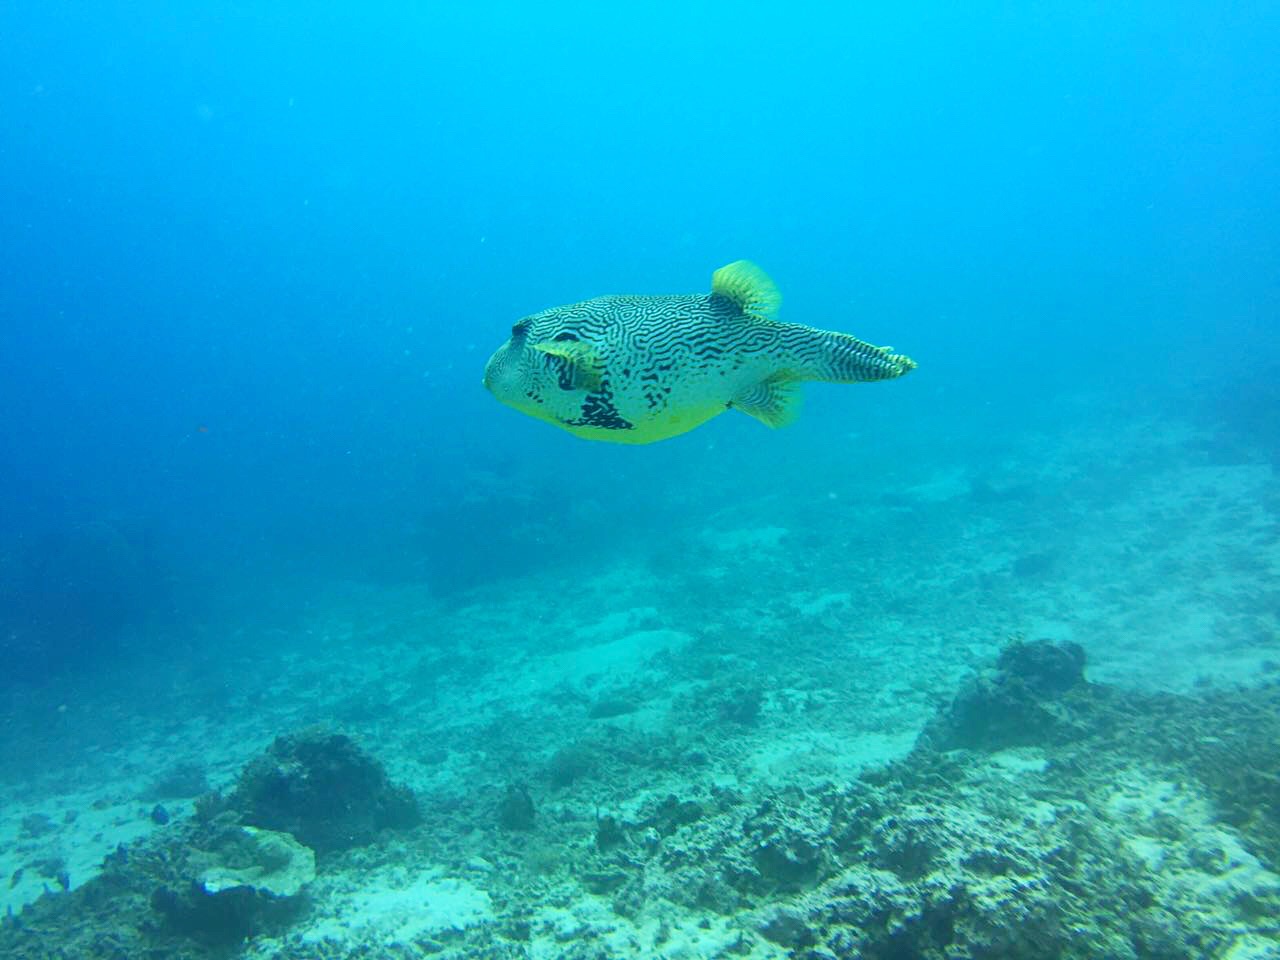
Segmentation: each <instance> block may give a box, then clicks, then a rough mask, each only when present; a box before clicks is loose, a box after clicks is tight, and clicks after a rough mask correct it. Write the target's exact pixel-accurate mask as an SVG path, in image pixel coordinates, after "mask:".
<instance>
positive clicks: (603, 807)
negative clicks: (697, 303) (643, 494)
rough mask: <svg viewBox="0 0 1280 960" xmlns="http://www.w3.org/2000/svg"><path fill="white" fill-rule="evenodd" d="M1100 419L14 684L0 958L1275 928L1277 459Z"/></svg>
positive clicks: (1268, 935) (657, 950) (1279, 916)
mask: <svg viewBox="0 0 1280 960" xmlns="http://www.w3.org/2000/svg"><path fill="white" fill-rule="evenodd" d="M1099 415H1100V414H1099V413H1098V412H1097V411H1092V412H1091V413H1090V416H1089V417H1088V420H1089V423H1090V424H1091V425H1090V426H1088V427H1086V426H1083V425H1082V426H1081V427H1080V428H1079V429H1077V430H1071V429H1065V430H1059V431H1055V432H1053V433H1052V434H1045V435H1036V434H1035V433H1028V434H1025V435H1023V436H1021V437H1018V438H1016V441H1014V442H1010V443H1009V444H1008V446H1007V449H1006V450H1005V451H1004V453H1003V454H1002V457H1001V459H1000V461H999V466H998V467H995V468H992V467H988V468H987V469H984V470H983V471H981V472H980V473H979V472H976V471H974V470H972V469H971V468H968V467H966V466H965V462H966V461H965V458H964V457H962V456H957V457H956V458H955V461H954V463H952V464H947V463H946V462H941V465H939V464H940V461H938V460H934V461H933V462H932V464H930V465H929V466H928V467H927V468H919V469H917V470H916V471H915V472H914V473H913V472H912V468H910V467H909V466H900V467H895V468H893V469H892V470H890V469H879V470H877V469H874V468H868V469H866V470H865V471H862V472H861V473H860V475H859V477H858V480H857V484H856V495H838V494H836V493H832V494H830V495H821V496H817V495H815V496H807V495H804V493H803V491H802V493H801V494H800V495H792V496H787V495H784V493H783V492H781V491H779V490H776V489H774V490H764V489H762V490H761V491H760V495H759V500H758V503H757V507H758V509H755V510H749V509H748V510H744V509H742V508H741V506H739V507H738V508H736V509H735V510H734V511H733V512H732V513H730V512H725V513H723V514H719V515H716V514H712V515H706V516H704V517H703V518H702V519H701V521H700V522H699V523H697V524H692V525H690V526H688V527H687V528H683V529H680V530H678V531H674V532H671V533H670V534H669V535H668V536H666V538H665V539H664V541H663V543H662V545H661V546H659V547H654V546H653V545H652V544H647V545H644V546H643V547H641V548H637V549H630V550H618V551H605V552H604V555H605V556H606V557H609V558H611V559H609V560H608V561H607V562H605V561H602V560H601V552H600V551H592V552H591V556H590V562H586V561H585V560H584V561H583V562H581V563H577V564H574V563H572V562H570V563H568V564H559V565H557V566H556V567H555V568H554V569H549V570H547V571H546V572H544V573H541V574H538V575H529V576H522V577H512V578H506V579H504V580H502V581H501V582H494V583H491V584H488V585H483V584H480V585H475V586H472V587H470V588H468V589H467V590H465V591H463V592H460V593H453V594H449V595H441V594H440V593H439V592H433V591H432V590H430V589H428V588H426V587H399V588H377V587H370V586H358V585H350V586H348V587H346V588H343V589H334V588H329V587H326V588H325V589H324V590H322V591H320V590H318V591H317V593H316V595H314V596H310V597H308V598H307V603H306V606H305V608H301V609H302V612H301V613H300V614H299V616H298V622H297V625H296V627H293V628H291V629H289V630H286V631H282V632H273V631H265V630H264V631H260V632H257V633H255V628H254V625H253V624H252V623H251V622H246V623H245V624H244V625H243V627H242V628H241V630H240V632H239V635H236V636H231V635H226V636H222V635H219V634H218V632H217V628H214V627H210V628H209V630H210V634H211V635H210V636H207V637H205V638H204V643H205V645H206V646H207V647H208V649H209V651H210V652H209V655H208V656H207V657H206V658H205V660H204V661H203V662H202V663H201V666H200V668H199V669H195V668H193V667H191V666H190V664H189V663H188V664H186V665H185V666H184V667H183V669H181V670H178V669H173V670H166V669H165V667H164V666H163V665H155V664H152V665H150V666H149V668H148V670H147V672H146V674H145V676H143V675H141V674H140V672H139V671H138V670H137V669H136V668H131V669H129V670H125V669H122V670H121V671H120V672H119V673H118V674H114V675H105V676H104V675H101V674H100V675H98V676H97V677H96V678H94V679H93V680H92V681H90V680H87V679H86V680H85V681H83V682H82V683H80V684H79V685H77V686H75V687H74V688H72V689H69V688H67V687H66V686H65V685H64V686H60V687H57V688H52V687H43V688H32V687H25V688H20V689H12V688H11V689H10V690H9V692H8V693H6V694H5V700H4V702H3V704H2V709H3V716H2V717H0V719H2V720H3V724H4V731H5V743H6V750H5V756H4V757H3V758H2V760H0V764H2V765H0V776H2V778H3V779H2V782H0V842H2V843H3V846H2V847H0V878H4V879H3V880H0V896H2V897H3V898H4V901H5V903H6V905H7V910H8V912H9V914H10V916H9V918H8V919H7V920H6V921H5V922H4V924H3V927H2V928H0V955H3V956H4V957H12V958H14V960H19V958H35V957H67V958H72V957H75V958H134V957H139V958H150V957H154V958H161V957H164V958H170V957H172V958H188V957H189V958H197V957H233V956H243V957H254V958H256V957H264V958H265V957H278V956H287V957H297V958H345V957H396V958H411V957H440V958H450V957H458V958H461V957H493V958H499V957H501V958H517V957H519V958H525V957H528V958H559V957H566V958H591V960H602V958H622V957H653V958H671V960H674V958H681V957H708V958H710V957H746V958H760V960H764V958H779V957H795V958H810V960H818V958H833V957H837V958H838V957H859V956H861V957H868V958H878V960H911V958H929V960H933V958H938V960H941V958H983V957H990V958H997V957H999V958H1005V957H1008V958H1036V960H1047V958H1055V957H1073V958H1074V957H1079V958H1084V957H1116V958H1129V957H1141V958H1160V960H1166V958H1167V960H1173V958H1209V957H1215V958H1216V957H1221V958H1232V960H1244V958H1263V957H1267V958H1277V957H1280V633H1278V624H1277V616H1278V612H1280V485H1278V484H1277V482H1276V476H1275V472H1274V466H1273V464H1272V463H1271V462H1269V460H1268V459H1267V458H1266V457H1265V456H1263V455H1261V454H1258V453H1256V452H1254V451H1251V450H1249V449H1248V447H1247V445H1244V446H1239V445H1234V444H1223V443H1221V442H1220V441H1219V440H1218V439H1217V438H1214V437H1211V436H1210V435H1208V434H1207V433H1205V432H1204V431H1203V430H1201V429H1199V428H1197V427H1196V426H1194V425H1192V424H1176V423H1175V424H1171V423H1170V422H1169V421H1167V420H1165V419H1154V418H1153V419H1150V420H1138V419H1134V418H1133V417H1131V416H1120V415H1117V416H1115V417H1114V419H1112V420H1111V421H1110V422H1109V424H1108V429H1106V430H1099V429H1097V417H1098V416H1099ZM1083 420H1084V418H1082V423H1083ZM589 525H590V524H589V522H588V523H584V527H585V526H589ZM554 534H555V531H552V535H554ZM528 535H529V536H530V537H540V536H544V535H546V531H537V530H532V531H531V532H530V533H529V534H528ZM584 552H586V551H584ZM1041 641H1047V642H1041ZM1086 658H1087V659H1086ZM1082 663H1083V665H1084V679H1081V674H1080V666H1081V664H1082ZM162 821H164V822H162ZM246 824H249V825H252V826H254V827H257V828H261V829H262V831H271V833H265V832H263V833H261V834H260V836H264V837H265V836H270V837H272V838H275V837H278V836H279V835H280V834H281V833H284V832H288V833H290V834H292V835H293V836H295V837H296V838H297V839H298V840H299V841H300V842H301V844H302V845H305V847H306V848H309V849H306V850H302V847H301V846H300V845H298V844H295V845H293V846H289V847H287V849H286V847H285V845H284V841H279V842H277V843H276V845H275V847H274V848H273V850H274V852H273V853H271V854H270V855H266V854H263V855H262V856H259V855H258V853H256V852H254V850H248V848H247V846H246V845H249V846H251V845H252V843H251V840H252V838H253V837H255V836H259V835H258V834H253V833H252V832H246V831H245V830H244V825H246ZM246 838H250V839H246ZM253 842H256V841H253ZM246 850H247V852H246ZM282 850H283V851H284V852H281V851H282ZM299 851H302V852H299ZM313 852H314V859H309V858H311V857H312V854H313ZM255 858H256V859H255ZM214 865H216V866H217V868H218V869H219V870H221V871H223V873H222V874H220V876H222V877H223V880H222V881H220V882H219V883H214V882H212V881H211V880H210V877H211V876H212V874H211V873H210V870H211V869H212V867H213V866H214ZM227 871H231V873H230V875H231V876H233V877H240V878H242V880H243V882H242V883H241V884H240V885H239V886H237V885H236V882H234V881H227V880H226V879H225V878H226V876H228V873H227ZM236 871H240V872H238V873H237V872H236ZM254 871H257V872H254ZM291 871H292V872H291ZM286 874H288V875H289V876H288V877H286V876H285V875H286ZM289 877H293V880H296V881H297V883H301V882H302V881H303V880H307V879H308V878H312V879H309V882H307V883H306V884H305V886H302V887H301V888H300V889H298V890H297V892H296V893H295V892H294V890H295V889H297V883H294V882H293V881H291V880H290V879H289ZM265 891H274V892H271V893H269V892H265Z"/></svg>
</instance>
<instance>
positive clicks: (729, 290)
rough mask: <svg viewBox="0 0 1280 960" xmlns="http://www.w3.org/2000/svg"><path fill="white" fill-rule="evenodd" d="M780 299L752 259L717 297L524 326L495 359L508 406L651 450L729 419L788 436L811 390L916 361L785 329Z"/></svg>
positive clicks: (641, 303) (722, 280) (631, 300)
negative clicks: (736, 415) (739, 417)
mask: <svg viewBox="0 0 1280 960" xmlns="http://www.w3.org/2000/svg"><path fill="white" fill-rule="evenodd" d="M780 302H781V296H780V295H779V293H778V288H777V287H776V286H774V283H773V281H772V280H770V279H769V277H768V276H767V275H766V274H765V272H764V271H763V270H761V269H760V268H759V267H757V266H756V265H755V264H753V263H749V262H748V261H746V260H739V261H737V262H735V263H731V264H729V265H728V266H725V267H721V268H720V269H719V270H717V271H716V272H715V273H714V274H713V275H712V278H711V292H710V293H709V294H687V295H675V296H609V297H596V298H595V299H593V300H584V301H583V302H581V303H575V304H570V305H567V306H563V307H554V308H552V309H550V310H544V311H542V312H541V313H535V314H533V315H532V316H529V317H525V318H524V319H523V320H520V321H519V322H518V323H516V324H515V326H514V327H512V328H511V339H509V340H508V341H507V342H506V343H504V344H503V345H502V346H501V347H499V348H498V350H497V352H495V353H494V355H493V356H492V357H490V358H489V363H488V364H487V365H486V367H485V371H484V385H485V386H486V387H487V388H488V389H489V390H490V391H491V392H492V393H493V395H494V396H495V397H497V398H498V399H499V400H501V401H502V402H503V403H505V404H507V405H509V406H512V407H514V408H515V409H517V410H519V411H521V412H522V413H527V414H529V415H530V416H532V417H537V418H538V419H540V420H546V421H547V422H548V423H553V424H555V425H556V426H558V427H561V428H563V429H565V430H568V431H569V432H570V433H572V434H574V435H575V436H579V437H584V438H586V439H588V440H608V441H612V442H615V443H652V442H654V441H655V440H665V439H667V438H668V437H674V436H677V435H678V434H681V433H685V432H686V431H688V430H692V429H693V428H694V427H697V426H699V425H701V424H703V423H706V422H707V421H708V420H710V419H711V418H712V417H714V416H716V415H717V414H720V413H723V412H724V411H725V410H729V409H733V410H741V411H742V412H743V413H746V414H749V415H750V416H753V417H755V418H756V419H757V420H760V421H761V422H763V423H766V424H768V425H769V426H770V427H780V426H783V425H785V424H788V423H790V422H792V421H793V420H794V419H795V417H796V414H797V413H798V412H799V403H800V394H799V384H800V383H801V382H803V381H805V380H824V381H827V382H830V383H862V382H864V381H868V380H891V379H893V378H894V377H900V376H902V375H903V374H904V373H907V372H908V371H910V370H913V369H915V366H916V364H915V361H914V360H912V359H911V358H910V357H907V356H904V355H903V354H900V353H893V352H891V349H890V348H889V347H876V346H873V345H871V344H869V343H864V342H863V341H861V340H859V339H857V338H856V337H852V336H850V335H849V334H846V333H836V332H834V331H829V330H818V329H816V328H814V327H806V326H802V325H801V324H796V323H784V322H782V321H781V320H779V319H778V318H777V314H778V306H779V304H780Z"/></svg>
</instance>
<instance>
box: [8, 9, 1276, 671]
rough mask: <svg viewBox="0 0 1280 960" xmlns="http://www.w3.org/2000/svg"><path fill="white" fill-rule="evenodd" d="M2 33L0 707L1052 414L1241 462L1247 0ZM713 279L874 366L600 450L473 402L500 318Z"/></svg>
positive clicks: (1250, 144)
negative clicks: (1186, 440) (339, 602)
mask: <svg viewBox="0 0 1280 960" xmlns="http://www.w3.org/2000/svg"><path fill="white" fill-rule="evenodd" d="M0 37H3V50H4V56H3V57H0V112H2V116H3V123H2V125H0V196H2V197H3V216H2V217H0V290H2V291H3V296H2V297H0V411H3V414H2V419H0V478H2V479H0V483H2V484H3V486H2V487H0V493H2V496H0V564H3V569H2V572H3V583H4V587H3V592H2V593H0V627H2V628H3V630H2V632H0V645H2V647H3V654H4V657H5V661H6V666H7V668H8V669H7V672H6V673H5V674H4V675H3V676H2V677H0V684H13V683H23V684H31V683H35V684H41V683H44V682H47V681H52V680H57V679H58V678H65V677H66V676H68V675H75V674H77V673H81V672H84V671H86V670H89V669H90V668H92V667H93V666H94V665H95V664H96V663H99V662H102V661H103V660H104V659H109V660H110V661H112V662H119V660H120V658H121V657H124V658H136V659H138V660H141V661H149V662H154V661H155V660H156V659H157V657H159V658H162V659H175V658H176V659H181V658H182V657H183V656H185V655H187V653H186V652H184V648H183V646H182V644H181V643H180V642H178V641H176V640H175V638H176V637H182V636H185V635H187V634H188V633H189V630H190V628H191V627H192V625H193V624H207V623H218V624H235V623H237V622H239V623H242V624H244V623H247V624H250V625H253V624H256V623H259V622H264V621H272V620H274V619H279V620H280V621H282V622H286V623H287V622H289V620H290V616H291V613H290V611H296V609H297V607H298V602H299V598H300V597H306V596H314V595H316V594H317V593H322V592H323V590H324V588H325V585H326V584H329V583H335V582H341V583H351V582H360V583H371V584H376V585H397V584H405V583H409V584H419V585H423V586H424V587H425V588H427V589H429V590H431V591H433V593H434V595H436V596H439V597H449V596H456V595H462V594H463V593H465V591H466V590H468V589H471V588H474V587H475V586H477V585H486V584H489V585H492V584H493V583H495V582H497V581H499V580H501V579H502V578H512V577H520V576H522V575H524V574H527V573H529V572H531V571H546V570H547V569H548V568H554V567H555V566H556V565H564V568H565V570H566V571H567V572H566V579H567V580H568V582H569V588H570V589H571V585H572V578H573V577H575V576H579V575H581V572H582V570H584V569H589V568H592V567H599V568H603V567H607V566H608V565H609V564H610V563H611V562H612V561H613V560H615V559H616V558H617V557H619V556H623V555H624V554H625V553H626V551H628V550H631V549H634V548H635V545H636V544H637V543H648V544H650V545H653V544H660V543H661V541H662V540H663V539H664V536H665V535H666V534H667V533H668V532H671V531H676V530H681V529H684V528H686V527H687V525H688V524H689V523H692V522H696V520H697V518H699V517H703V516H706V515H707V514H708V513H710V512H712V511H716V512H724V511H728V512H732V511H734V510H735V508H736V506H737V505H740V504H746V503H753V504H754V503H758V502H759V500H760V497H761V494H762V492H763V491H769V490H771V491H772V492H773V493H774V494H775V495H776V496H777V497H778V498H779V500H781V501H784V502H785V501H786V500H787V499H788V498H791V499H792V500H794V501H800V502H807V501H808V500H810V499H813V498H815V497H816V498H820V497H821V496H823V495H827V494H829V493H837V494H840V495H842V496H845V497H857V496H858V495H859V490H860V483H861V482H862V481H861V478H862V477H865V476H866V475H867V473H868V471H870V470H872V469H873V467H874V469H876V470H880V471H881V472H882V473H885V476H887V477H888V479H887V480H885V481H884V483H885V484H888V485H889V486H892V483H893V471H894V470H895V469H897V468H899V467H901V468H902V469H904V470H905V469H907V468H908V467H909V468H911V469H913V470H917V471H924V472H927V468H928V466H929V465H930V463H935V462H936V463H938V464H943V463H951V464H955V463H959V464H963V465H965V466H966V467H967V468H969V469H971V470H974V471H976V472H979V473H980V472H981V471H982V470H983V468H984V467H985V466H988V465H990V464H992V463H995V462H997V461H998V460H999V458H1000V457H1001V456H1002V455H1004V453H1005V452H1006V451H1005V450H1004V448H1003V447H1002V446H1001V444H1002V442H1004V441H1005V440H1007V439H1008V438H1010V437H1014V436H1017V435H1020V434H1023V433H1026V432H1028V431H1040V432H1044V433H1047V434H1049V435H1052V434H1053V433H1054V432H1055V431H1057V430H1060V429H1066V428H1068V427H1075V428H1078V427H1079V426H1080V423H1079V422H1078V419H1077V418H1078V414H1076V413H1073V409H1074V408H1073V407H1071V406H1070V405H1069V404H1065V405H1064V403H1063V402H1062V401H1063V398H1065V397H1069V396H1073V395H1076V394H1090V395H1092V396H1094V397H1095V398H1097V397H1101V398H1102V401H1103V402H1102V404H1101V406H1104V407H1108V408H1111V409H1118V410H1131V411H1133V412H1134V413H1135V415H1136V414H1139V413H1140V414H1142V415H1144V416H1156V417H1160V416H1165V415H1168V416H1177V417H1181V418H1187V419H1190V420H1194V421H1196V422H1197V423H1199V424H1201V425H1207V429H1209V430H1211V431H1214V432H1216V433H1219V434H1221V436H1222V437H1224V438H1227V439H1225V440H1224V443H1238V444H1241V445H1242V446H1243V447H1245V448H1248V451H1249V452H1248V453H1247V454H1243V456H1248V457H1262V458H1264V459H1265V458H1274V457H1275V456H1276V455H1277V453H1280V432H1278V431H1277V426H1276V424H1277V422H1280V416H1277V410H1276V406H1277V403H1276V401H1277V395H1276V390H1275V387H1274V384H1275V382H1276V379H1275V378H1276V375H1277V372H1278V371H1280V343H1278V342H1277V341H1278V338H1277V331H1278V330H1280V323H1278V322H1277V316H1278V309H1277V308H1278V307H1280V270H1278V269H1277V264H1278V262H1280V260H1278V256H1277V255H1278V254H1280V243H1278V242H1277V241H1278V230H1277V224H1280V123H1277V117H1280V88H1278V86H1277V64H1280V15H1277V14H1276V13H1275V12H1274V11H1272V10H1270V9H1268V8H1267V6H1266V5H1264V4H1244V3H1241V4H1236V3H1227V4H1215V5H1206V4H1192V3H1186V4H1183V3H1178V4H1170V3H1143V4H1126V5H1122V6H1121V7H1117V6H1116V5H1114V4H1087V5H1080V4H1033V5H1016V4H1014V5H1009V4H960V5H955V4H929V3H913V4H885V5H881V6H879V7H875V8H867V9H863V8H862V7H861V5H857V6H856V7H855V8H853V9H846V8H845V7H843V6H840V5H834V4H818V3H803V2H801V3H791V4H781V3H761V4H737V3H724V2H684V3H670V4H669V3H657V4H649V5H645V6H643V7H634V8H633V7H630V6H628V5H622V6H619V7H617V8H611V7H605V6H604V5H599V4H586V3H583V4H573V3H547V4H521V3H479V4H444V5H438V4H421V3H387V2H381V3H364V4H341V3H323V4H315V3H305V4H304V3H289V2H279V3H272V4H266V5H264V4H242V3H222V4H194V3H188V2H164V3H158V2H151V0H129V2H127V3H124V2H113V0H102V2H99V3H95V4H75V3H57V2H54V3H40V4H35V3H24V4H6V5H4V7H3V9H2V10H0ZM738 258H749V259H752V260H754V261H756V262H758V263H759V264H761V265H762V266H763V267H764V268H765V269H766V270H768V271H769V272H770V273H771V275H772V276H773V277H774V278H775V279H776V280H777V282H778V283H779V285H780V286H781V288H782V290H783V293H784V297H785V303H784V316H785V317H786V318H788V319H792V320H796V321H799V322H806V323H812V324H814V325H818V326H824V327H831V328H836V329H844V330H848V331H850V332H852V333H855V334H856V335H858V336H860V337H863V338H865V339H868V340H871V341H872V342H876V343H889V344H892V345H893V346H894V347H895V348H897V349H899V350H902V351H905V352H907V353H910V354H911V355H912V356H914V357H915V358H916V359H917V360H918V361H919V363H920V368H919V370H918V371H917V372H915V373H913V374H912V375H911V376H910V377H909V378H906V379H904V380H901V381H897V382H894V383H890V384H881V385H876V386H869V387H859V388H847V387H827V386H810V387H809V388H808V389H807V394H808V400H807V407H806V411H805V413H804V416H803V418H802V420H801V422H800V423H799V424H798V425H797V426H795V427H793V428H790V429H789V430H787V431H782V432H778V433H770V432H768V431H766V430H765V429H764V428H763V427H761V426H760V425H759V424H757V423H755V422H754V421H751V420H749V419H748V418H745V417H738V416H737V415H726V416H724V417H721V418H718V419H717V420H715V421H713V422H712V423H710V424H708V425H706V426H704V427H702V428H700V429H698V430H696V431H694V432H692V433H690V434H688V435H686V436H683V437H680V438H677V439H675V440H672V441H669V442H666V443H663V444H659V445H656V446H650V447H641V448H629V447H614V446H610V445H605V444H598V443H597V444H592V443H585V442H583V441H580V440H577V439H575V438H573V437H571V436H569V435H567V434H564V433H561V432H559V431H556V430H554V429H552V428H549V427H548V426H546V425H544V424H541V423H538V422H536V421H534V420H532V419H528V418H525V417H522V416H520V415H519V414H517V413H515V412H514V411H512V410H510V409H507V408H505V407H502V406H501V405H499V404H497V403H495V402H494V400H493V398H492V397H490V396H489V395H488V394H487V393H486V392H485V391H484V390H483V389H482V388H481V385H480V375H481V371H482V368H483V364H484V361H485V359H486V358H487V357H488V355H489V353H490V352H491V351H492V350H493V349H494V348H495V347H496V346H497V345H498V344H499V343H500V342H501V341H502V340H503V339H504V338H505V336H506V333H507V330H508V329H509V327H510V324H511V322H512V321H513V320H514V319H516V318H518V317H520V316H522V315H524V314H527V313H530V312H533V311H535V310H539V309H542V308H545V307H548V306H552V305H555V304H559V303H565V302H571V301H575V300H579V299H583V298H586V297H589V296H595V295H600V294H605V293H621V292H629V293H669V292H689V291H698V290H704V289H706V288H707V286H708V283H709V278H710V274H711V271H712V270H713V269H715V268H716V267H718V266H720V265H721V264H723V263H726V262H728V261H731V260H734V259H738ZM1106 429H1108V427H1107V426H1106V425H1104V424H1100V425H1099V430H1106ZM886 471H887V473H886ZM882 486H883V484H882ZM583 502H590V503H591V504H592V510H591V511H590V513H589V517H590V520H589V521H584V520H583V519H582V516H583V514H582V511H580V510H575V507H576V506H578V505H580V504H582V503H583ZM531 516H532V517H536V519H537V520H538V522H540V523H542V524H544V525H545V526H546V528H547V529H548V530H550V531H553V534H552V535H551V536H548V537H544V538H541V539H538V540H537V541H536V542H535V541H533V540H531V539H530V538H528V537H527V536H517V535H516V534H515V533H514V532H513V531H515V530H516V529H517V528H519V527H520V523H521V521H522V520H527V519H529V517H531ZM753 516H756V518H757V519H758V520H759V521H760V522H768V516H767V510H766V515H764V516H760V515H759V511H757V512H756V514H753Z"/></svg>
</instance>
